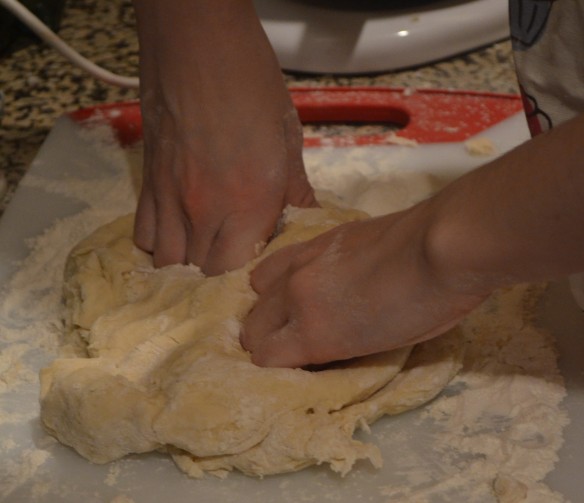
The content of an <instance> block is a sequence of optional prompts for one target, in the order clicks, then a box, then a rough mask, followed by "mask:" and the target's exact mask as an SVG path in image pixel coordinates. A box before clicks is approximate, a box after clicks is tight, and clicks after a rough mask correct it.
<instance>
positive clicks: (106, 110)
mask: <svg viewBox="0 0 584 503" xmlns="http://www.w3.org/2000/svg"><path fill="white" fill-rule="evenodd" d="M290 94H291V96H292V100H293V102H294V105H295V106H296V108H297V110H298V113H299V115H300V120H301V121H302V122H303V123H305V124H310V123H358V124H362V123H365V124H388V125H390V124H391V125H393V126H397V127H398V131H397V133H395V134H396V135H397V136H398V137H401V138H405V139H409V140H415V141H417V142H418V143H422V144H423V143H448V142H461V141H464V140H466V139H468V138H470V137H471V136H474V135H476V134H478V133H480V132H481V131H484V130H485V129H488V128H489V127H491V126H494V125H495V124H498V123H499V122H501V121H502V120H504V119H506V118H508V117H510V116H512V115H514V114H516V113H517V112H519V111H520V110H521V109H522V103H521V99H520V97H519V96H518V95H514V94H496V93H481V92H472V91H441V90H435V89H422V90H416V89H410V88H386V87H293V88H291V89H290ZM69 116H70V117H71V118H72V119H73V120H75V121H77V122H84V121H86V120H89V119H95V118H101V119H103V120H104V121H106V122H109V123H110V124H111V125H112V126H113V127H114V129H115V130H116V131H117V134H118V137H119V139H120V141H121V142H122V144H130V143H133V142H135V141H137V140H139V139H141V137H142V118H141V114H140V106H139V103H138V102H135V101H134V102H125V103H113V104H108V105H100V106H97V107H91V108H85V109H82V110H77V111H75V112H72V113H70V114H69ZM393 134H394V133H392V132H390V131H387V132H381V133H373V134H360V135H352V134H343V135H339V136H335V137H332V138H327V139H326V145H327V146H337V147H339V146H346V145H352V146H355V145H376V144H387V143H388V138H389V136H391V135H393ZM324 141H325V140H323V138H322V137H318V136H307V137H305V140H304V145H305V147H317V146H321V145H322V144H323V142H324Z"/></svg>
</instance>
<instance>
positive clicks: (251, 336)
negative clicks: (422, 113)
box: [241, 204, 486, 367]
mask: <svg viewBox="0 0 584 503" xmlns="http://www.w3.org/2000/svg"><path fill="white" fill-rule="evenodd" d="M426 214H427V210H426V208H425V204H421V205H418V207H416V208H414V209H412V210H408V211H405V212H401V213H397V214H393V215H389V216H385V217H380V218H375V219H371V220H366V221H360V222H353V223H349V224H344V225H342V226H339V227H337V228H335V229H333V230H331V231H329V232H327V233H325V234H322V235H321V236H318V237H317V238H315V239H313V240H311V241H308V242H305V243H301V244H298V245H293V246H290V247H287V248H284V249H282V250H280V251H278V252H275V253H274V254H273V255H271V256H268V257H267V258H266V259H265V260H263V261H262V262H261V263H260V264H259V265H258V266H257V267H256V269H255V270H254V271H253V272H252V276H251V281H252V286H253V288H254V289H255V290H256V291H257V293H258V294H259V299H258V302H257V304H256V306H255V307H254V309H253V310H252V312H251V313H250V315H249V317H248V319H247V320H246V322H245V324H244V328H243V333H242V337H241V342H242V344H243V346H244V348H246V349H247V350H249V351H251V353H252V361H253V362H254V363H256V364H258V365H261V366H269V367H275V366H282V367H300V366H303V365H306V364H318V363H325V362H329V361H334V360H342V359H347V358H351V357H355V356H362V355H366V354H372V353H377V352H381V351H386V350H390V349H394V348H397V347H400V346H406V345H410V344H414V343H417V342H421V341H423V340H426V339H429V338H431V337H433V336H436V335H438V334H440V333H443V332H445V331H446V330H448V329H449V328H451V327H453V326H454V325H455V324H456V323H458V322H459V321H460V320H461V319H462V318H463V317H464V316H465V315H466V314H467V313H468V312H469V311H470V310H471V309H472V308H474V307H475V306H477V305H478V304H479V303H481V302H482V300H483V299H484V298H485V296H486V294H484V293H470V292H469V291H468V289H467V288H464V289H463V288H461V289H458V288H456V287H457V286H458V285H459V284H461V283H459V282H458V281H457V280H454V281H451V280H450V279H451V278H444V277H442V276H441V275H440V274H439V273H438V271H437V270H436V267H435V264H433V263H431V262H430V261H429V260H428V257H429V256H431V254H428V253H427V250H425V235H424V227H423V225H422V224H423V222H424V221H425V219H426ZM452 279H454V278H452Z"/></svg>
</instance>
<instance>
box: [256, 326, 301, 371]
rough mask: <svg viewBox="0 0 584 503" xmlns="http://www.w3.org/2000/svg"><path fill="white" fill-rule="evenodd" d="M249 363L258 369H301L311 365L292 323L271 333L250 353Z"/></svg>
mask: <svg viewBox="0 0 584 503" xmlns="http://www.w3.org/2000/svg"><path fill="white" fill-rule="evenodd" d="M251 361H252V363H254V364H255V365H258V366H259V367H288V368H297V367H303V366H305V365H308V364H309V363H312V362H311V361H310V358H309V356H308V355H307V353H306V351H305V347H304V345H303V344H302V340H301V339H300V338H299V336H298V332H297V331H296V330H295V328H294V325H293V323H288V324H286V325H285V326H284V327H282V328H281V329H279V330H276V331H273V332H271V333H270V334H269V335H268V336H267V337H265V338H264V339H263V340H262V343H261V344H260V345H259V346H258V348H257V349H256V350H255V351H253V352H252V353H251Z"/></svg>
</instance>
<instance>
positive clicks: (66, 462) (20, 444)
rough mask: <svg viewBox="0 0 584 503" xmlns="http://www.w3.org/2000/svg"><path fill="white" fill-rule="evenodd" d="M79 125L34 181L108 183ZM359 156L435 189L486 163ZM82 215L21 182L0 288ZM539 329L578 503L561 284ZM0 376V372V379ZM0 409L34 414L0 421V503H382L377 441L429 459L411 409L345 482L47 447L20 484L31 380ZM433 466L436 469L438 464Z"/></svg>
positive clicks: (571, 361) (379, 435)
mask: <svg viewBox="0 0 584 503" xmlns="http://www.w3.org/2000/svg"><path fill="white" fill-rule="evenodd" d="M78 128H79V126H77V125H76V124H74V123H73V122H71V121H70V120H69V119H67V118H63V119H60V120H59V121H58V122H57V123H56V125H55V127H54V129H53V131H52V133H51V134H50V136H49V137H48V139H47V141H46V142H45V144H44V145H43V147H42V148H41V150H40V152H39V154H38V157H37V159H36V161H35V162H34V163H33V165H32V167H31V170H30V173H31V176H32V175H42V177H45V178H47V177H48V178H50V179H51V180H54V181H56V182H58V181H59V180H64V179H65V177H69V176H71V173H73V172H74V174H75V176H76V177H80V178H83V177H87V178H92V177H95V176H96V174H97V176H98V177H99V176H108V173H110V171H111V169H112V168H111V166H110V165H109V164H108V162H107V160H106V159H105V158H104V157H103V156H99V155H97V153H96V152H95V150H94V149H95V145H93V144H92V143H91V142H89V141H87V139H85V137H84V136H83V135H79V134H77V129H78ZM480 136H487V137H488V138H489V139H491V140H492V141H493V143H494V145H495V146H496V148H497V151H498V152H503V151H505V150H507V149H509V148H511V147H513V146H514V145H516V144H518V143H520V142H522V141H523V140H524V139H525V138H526V137H527V133H526V129H525V125H524V123H523V118H522V117H521V116H520V115H518V116H515V117H513V118H511V119H509V120H507V121H505V122H504V123H501V124H499V125H497V126H495V127H494V128H492V129H490V130H488V131H486V132H484V134H481V135H480ZM362 151H363V152H367V153H368V154H367V155H370V156H371V158H372V159H374V158H376V157H378V158H388V159H393V160H394V162H395V163H396V164H399V166H400V167H403V168H407V169H411V170H424V171H426V172H428V173H431V174H432V175H433V176H434V177H435V178H436V179H437V180H441V181H442V182H446V181H448V180H451V179H452V178H454V177H456V176H458V175H460V174H462V173H464V172H465V171H466V170H468V169H470V168H472V167H474V166H476V165H478V164H481V163H483V162H484V161H485V158H484V157H475V156H470V155H469V154H468V153H467V152H466V150H465V148H464V146H463V145H462V144H434V145H424V146H419V147H417V148H408V147H402V146H375V147H364V148H362ZM310 155H318V156H319V161H320V162H322V163H323V164H324V165H326V162H327V159H328V158H329V157H330V159H333V158H335V159H338V158H339V156H342V155H344V152H343V149H326V148H324V149H321V150H320V151H318V153H315V152H314V151H313V152H312V153H311V154H310ZM550 169H553V166H552V167H550ZM82 209H83V203H81V202H80V201H77V200H73V199H71V198H68V197H65V196H62V195H59V194H57V193H56V192H55V191H54V190H53V191H51V192H48V191H44V190H42V188H35V187H33V186H29V184H27V183H23V185H22V187H21V188H20V189H19V191H18V192H17V194H16V195H15V197H14V200H13V201H12V203H11V205H10V206H9V208H8V210H7V211H6V213H5V215H4V216H3V217H2V219H1V220H0V285H1V284H4V283H5V282H7V280H8V278H9V277H10V276H11V275H12V274H13V273H14V272H15V271H16V270H17V268H18V261H19V260H22V259H23V258H24V257H25V256H26V254H27V253H28V252H27V245H26V243H25V241H26V240H27V239H29V238H33V237H35V236H37V235H39V234H40V233H42V232H43V231H44V230H45V229H47V228H48V227H49V226H51V225H52V224H54V222H55V221H56V220H57V219H60V218H64V217H67V216H70V215H73V214H75V213H77V212H79V211H80V210H82ZM558 246H561V243H558ZM30 309H31V310H34V309H35V306H34V305H31V307H30ZM5 321H6V320H2V319H0V351H4V350H6V349H7V341H6V340H5V339H4V338H3V336H2V331H1V330H2V328H3V325H2V324H3V323H5ZM544 322H545V324H546V325H547V326H549V327H550V328H551V329H552V330H553V332H554V333H555V334H558V336H559V340H558V345H559V350H560V353H561V361H560V366H561V369H562V373H563V375H564V377H565V381H566V385H567V388H568V396H567V398H566V400H565V402H564V406H565V407H566V408H567V410H568V412H569V415H570V418H571V424H570V425H569V426H568V427H567V429H566V430H565V440H566V441H565V444H564V446H563V448H562V450H561V452H560V462H559V464H558V465H557V468H556V470H555V471H554V472H553V473H551V474H550V476H549V477H548V479H547V482H548V484H549V485H550V486H551V487H552V488H553V489H554V490H557V491H559V492H561V493H562V494H563V495H564V496H565V497H566V498H567V499H569V500H571V501H573V502H574V503H576V502H578V501H582V495H583V494H584V478H583V477H582V476H581V467H582V466H583V465H584V428H583V426H582V425H583V424H584V375H583V372H582V370H581V369H582V368H584V340H583V337H584V316H583V315H582V313H581V312H579V311H578V310H577V309H576V308H575V307H574V303H573V301H572V299H571V297H570V294H569V292H568V291H567V288H566V287H565V285H554V286H553V287H552V288H551V290H550V294H549V301H548V302H547V304H546V308H545V314H544ZM28 357H29V356H27V358H28ZM30 358H31V361H30V362H28V363H29V364H31V365H33V366H34V367H35V368H38V369H40V368H41V367H43V366H45V365H47V364H48V363H49V362H50V360H51V358H52V356H51V355H49V354H48V353H47V352H45V351H43V350H42V348H39V350H38V351H35V352H32V353H30ZM1 371H2V369H0V376H1ZM0 381H1V380H0ZM1 384H2V383H1V382H0V385H1ZM1 390H2V387H1V386H0V391H1ZM0 409H1V410H2V412H3V413H5V414H8V413H11V412H23V411H28V412H29V413H30V417H33V419H32V420H30V421H28V422H24V423H20V424H12V423H10V422H1V421H0V439H3V440H4V441H6V440H7V439H10V441H11V442H13V444H14V445H16V446H17V447H16V448H13V449H10V450H9V451H4V450H1V449H0V484H5V487H4V489H6V484H10V485H11V487H12V490H11V492H10V494H5V497H4V499H2V494H3V491H2V490H1V489H2V487H1V486H0V500H1V501H3V502H4V503H20V502H24V501H27V502H28V501H40V502H46V503H49V502H51V503H55V502H58V501H64V502H80V501H83V502H84V503H93V502H110V501H114V500H115V498H116V497H119V496H120V495H124V496H126V497H128V498H131V500H121V499H120V500H115V501H119V502H120V503H121V502H122V501H134V502H136V503H150V502H152V503H158V502H160V501H172V502H173V503H182V502H187V501H196V502H201V503H208V502H218V501H225V502H229V501H238V502H241V503H248V502H249V503H251V502H258V501H262V502H263V501H265V502H272V501H280V502H282V503H285V502H299V501H318V502H322V501H338V502H351V503H354V502H357V501H382V502H386V501H387V498H384V497H382V496H381V495H380V489H379V488H380V487H383V486H388V485H390V484H392V483H393V482H395V481H396V480H397V479H396V477H398V478H399V476H398V475H397V474H396V473H394V471H393V469H394V464H393V460H392V458H395V457H396V454H397V457H399V456H400V454H399V452H397V453H396V452H394V451H393V449H394V446H392V445H391V442H388V443H386V442H385V440H384V439H386V438H388V436H390V435H388V432H395V431H407V432H408V433H409V436H408V438H410V439H411V444H410V445H408V449H414V450H417V451H419V453H420V454H421V455H423V456H425V457H427V458H428V459H430V460H431V459H432V453H431V452H427V453H426V452H425V451H424V450H425V449H426V448H427V443H426V442H425V437H426V436H427V435H428V434H429V433H430V429H431V427H427V426H426V425H424V427H422V426H421V425H420V423H419V422H416V418H418V414H419V412H418V411H412V412H410V413H407V414H403V415H401V416H397V417H392V418H385V419H382V420H380V421H379V422H378V423H377V424H375V425H374V426H373V429H372V430H373V431H372V438H371V437H370V438H371V440H372V441H374V442H376V443H378V444H379V446H380V448H381V451H382V455H383V457H384V462H385V464H384V467H383V468H382V469H381V470H379V471H376V470H374V469H372V468H371V467H370V466H368V464H366V463H362V464H359V465H358V466H357V468H356V469H355V470H354V471H353V472H352V473H350V474H349V475H348V476H347V477H345V478H344V479H343V478H340V477H339V476H338V475H336V474H334V473H333V472H331V471H330V470H328V469H327V468H324V467H316V468H310V469H307V470H304V471H302V472H299V473H294V474H287V475H281V476H273V477H268V478H266V479H264V480H257V479H252V478H248V477H245V476H242V475H241V474H238V473H234V474H231V475H230V476H229V477H228V478H227V479H226V480H223V481H219V480H217V479H215V478H213V477H207V478H205V479H203V480H193V479H189V478H188V477H186V476H185V475H183V474H182V473H181V472H179V470H178V469H176V467H175V466H174V464H173V462H172V461H171V460H170V459H169V458H167V457H166V456H164V455H162V454H150V455H145V456H134V457H130V458H128V459H125V460H122V461H119V462H117V463H115V464H114V465H113V466H114V467H117V468H115V469H114V471H112V466H111V465H110V466H97V465H93V464H91V463H89V462H87V461H86V460H85V459H83V458H81V457H80V456H78V455H77V454H76V453H75V452H73V451H72V450H70V449H68V448H66V447H63V446H61V445H57V444H55V445H51V446H50V447H49V449H50V452H51V456H50V457H48V459H46V461H45V462H44V463H42V465H41V466H39V468H38V470H36V472H35V474H34V476H33V477H31V478H26V477H23V478H22V480H21V481H17V480H7V479H6V477H7V476H8V475H7V474H8V467H13V466H14V463H16V462H18V459H19V456H20V455H21V454H22V453H25V452H27V451H30V450H34V449H39V448H40V449H43V448H44V446H45V444H46V439H45V434H44V432H43V431H42V428H41V426H40V423H39V420H38V412H37V411H38V383H37V382H31V383H29V384H27V385H26V386H20V387H19V388H18V391H17V392H11V390H10V389H8V390H5V392H3V393H0ZM360 435H361V434H360ZM364 438H366V437H364ZM43 439H44V440H43ZM435 461H436V463H439V462H440V460H439V459H436V460H435ZM114 475H115V477H114ZM108 477H109V479H108ZM112 477H113V478H115V484H113V483H111V482H112ZM108 480H109V482H108ZM398 482H399V481H398ZM43 484H44V486H43ZM43 487H44V489H42V488H43ZM47 487H49V489H47ZM50 487H59V490H58V492H54V491H53V490H52V489H50ZM440 501H442V500H440ZM444 501H446V500H444ZM448 501H454V500H448ZM465 503H468V502H465Z"/></svg>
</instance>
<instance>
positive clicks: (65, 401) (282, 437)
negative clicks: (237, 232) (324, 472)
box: [41, 208, 462, 477]
mask: <svg viewBox="0 0 584 503" xmlns="http://www.w3.org/2000/svg"><path fill="white" fill-rule="evenodd" d="M363 217H364V215H363V214H361V213H360V212H356V211H353V210H339V209H332V208H329V209H305V210H300V209H289V210H288V211H287V213H286V218H285V221H284V225H283V228H282V232H281V234H280V235H279V236H278V237H277V238H276V239H274V240H273V241H272V242H271V244H270V245H269V246H268V247H267V249H266V250H265V251H264V253H263V254H262V256H260V257H259V258H258V259H257V260H261V259H262V258H263V257H264V256H265V255H267V254H269V253H271V252H273V251H274V250H275V249H277V248H280V247H282V246H285V245H287V244H290V243H294V242H298V241H302V240H306V239H309V238H311V237H314V236H316V235H318V234H319V233H321V232H324V231H326V230H328V229H330V228H332V227H334V226H336V225H338V224H340V223H343V222H347V221H351V220H355V219H360V218H363ZM132 220H133V217H132V215H128V216H126V217H122V218H120V219H118V220H116V221H114V222H112V223H110V224H108V225H106V226H104V227H102V228H100V229H98V230H97V231H96V232H95V233H93V234H92V235H91V236H89V237H88V238H87V239H85V240H84V241H82V242H81V243H79V244H78V245H77V246H76V247H75V248H74V249H73V250H72V252H71V254H70V257H69V259H68V262H67V266H66V271H65V283H64V298H65V327H66V334H65V335H66V338H68V339H69V340H70V341H73V340H75V341H77V342H78V345H79V347H80V348H81V349H82V351H83V354H80V355H79V356H78V357H72V358H61V359H57V360H55V361H54V362H53V363H52V364H51V366H50V367H48V368H46V369H44V370H43V371H42V373H41V419H42V422H43V423H44V425H45V427H46V429H47V430H48V431H49V432H50V433H51V434H53V435H54V436H55V437H57V438H58V439H59V440H60V441H61V442H62V443H64V444H66V445H69V446H71V447H73V448H74V449H75V450H76V451H77V452H79V453H80V454H81V455H82V456H84V457H86V458H87V459H89V460H91V461H93V462H95V463H107V462H110V461H112V460H115V459H119V458H121V457H123V456H125V455H128V454H131V453H144V452H148V451H153V450H163V451H165V452H168V453H169V454H170V455H171V456H172V457H173V459H174V460H175V462H176V464H177V465H178V466H179V467H180V468H181V469H182V470H184V471H185V472H187V473H188V474H189V475H191V476H194V477H199V476H202V475H203V474H204V473H205V472H208V473H212V474H215V475H218V476H223V475H225V474H226V473H227V472H228V471H231V470H233V469H237V470H240V471H242V472H244V473H246V474H248V475H255V476H263V475H267V474H273V473H282V472H289V471H295V470H299V469H301V468H304V467H306V466H309V465H314V464H321V463H328V464H329V465H330V467H331V468H332V469H333V470H334V471H337V472H340V473H341V474H345V473H347V472H348V471H349V470H350V469H351V468H352V466H353V464H354V463H355V461H356V460H358V459H368V460H370V461H371V462H372V463H373V465H374V466H380V465H381V459H380V454H379V451H378V449H377V447H376V446H374V445H371V444H366V443H362V442H359V441H357V440H355V439H354V438H353V434H354V432H355V430H356V429H357V428H358V427H360V426H361V427H366V425H367V424H369V423H372V422H373V421H375V420H376V419H378V418H379V417H381V416H382V415H384V414H397V413H400V412H402V411H405V410H408V409H411V408H413V407H417V406H419V405H421V404H423V403H425V402H427V401H428V400H430V399H432V398H433V397H434V396H436V395H437V394H438V393H439V392H440V390H441V389H442V388H443V387H444V386H445V385H446V384H447V383H448V382H449V380H450V379H451V378H452V377H453V375H454V374H455V373H456V372H457V371H458V369H459V367H460V361H461V348H462V343H461V341H462V339H461V335H460V333H459V332H458V330H453V331H451V332H450V333H448V334H446V335H445V336H442V337H439V338H437V339H435V340H433V341H429V342H426V343H423V344H420V345H418V346H416V347H415V348H413V349H412V348H404V349H399V350H396V351H391V352H387V353H382V354H379V355H374V356H369V357H364V358H359V359H355V360H352V361H350V362H346V363H343V364H336V365H333V366H331V367H330V368H328V369H325V370H320V371H308V370H303V369H265V368H260V367H257V366H255V365H253V364H252V363H251V361H250V356H249V354H248V353H247V352H246V351H244V350H243V349H242V347H241V346H240V343H239V332H240V326H241V322H242V320H243V319H244V318H245V316H246V314H247V313H248V312H249V310H250V309H251V308H252V306H253V304H254V301H255V300H256V294H255V292H254V291H253V290H252V288H251V287H250V284H249V272H250V270H251V269H252V267H253V265H254V263H255V261H254V262H251V263H250V264H248V265H247V266H245V267H243V268H241V269H239V270H236V271H233V272H228V273H226V274H223V275H220V276H216V277H205V276H204V275H203V274H202V273H201V272H200V270H199V269H198V268H197V267H194V266H183V265H175V266H169V267H165V268H162V269H154V268H153V266H152V262H151V259H150V256H149V255H148V254H146V253H143V252H141V251H140V250H138V249H136V248H135V247H134V246H133V244H132V239H131V233H132Z"/></svg>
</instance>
